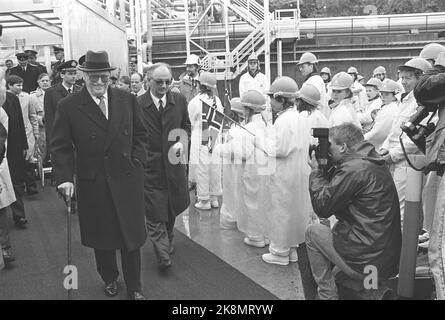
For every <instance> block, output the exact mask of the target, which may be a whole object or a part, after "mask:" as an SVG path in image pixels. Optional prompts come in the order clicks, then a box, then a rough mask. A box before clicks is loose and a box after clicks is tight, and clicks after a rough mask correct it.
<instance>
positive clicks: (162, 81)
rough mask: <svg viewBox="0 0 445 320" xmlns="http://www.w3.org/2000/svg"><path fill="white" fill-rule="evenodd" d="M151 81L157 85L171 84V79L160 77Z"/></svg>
mask: <svg viewBox="0 0 445 320" xmlns="http://www.w3.org/2000/svg"><path fill="white" fill-rule="evenodd" d="M153 81H154V82H155V83H156V84H157V85H158V86H162V84H163V83H165V84H166V85H167V86H169V85H171V84H172V80H171V79H169V80H162V79H153Z"/></svg>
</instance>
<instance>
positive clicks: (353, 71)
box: [348, 67, 358, 74]
mask: <svg viewBox="0 0 445 320" xmlns="http://www.w3.org/2000/svg"><path fill="white" fill-rule="evenodd" d="M348 73H355V74H358V70H357V68H356V67H349V68H348Z"/></svg>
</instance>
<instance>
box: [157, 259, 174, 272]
mask: <svg viewBox="0 0 445 320" xmlns="http://www.w3.org/2000/svg"><path fill="white" fill-rule="evenodd" d="M171 266H172V262H171V261H170V260H163V261H160V262H159V265H158V267H159V269H160V270H161V271H165V270H167V269H169V268H171Z"/></svg>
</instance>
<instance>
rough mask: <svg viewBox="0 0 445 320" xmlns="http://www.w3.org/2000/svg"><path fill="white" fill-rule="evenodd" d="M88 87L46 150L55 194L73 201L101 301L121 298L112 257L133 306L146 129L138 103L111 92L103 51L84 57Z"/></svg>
mask: <svg viewBox="0 0 445 320" xmlns="http://www.w3.org/2000/svg"><path fill="white" fill-rule="evenodd" d="M79 69H80V70H82V71H83V73H84V80H85V87H84V88H83V89H82V90H81V91H80V92H76V93H74V94H72V95H70V96H68V97H66V98H65V99H63V100H61V101H60V102H59V105H58V107H57V111H56V118H55V121H54V128H53V135H52V138H51V150H52V157H53V158H52V159H53V170H54V173H55V179H56V182H57V185H58V187H57V188H58V190H59V191H60V192H61V193H62V194H63V195H65V197H72V195H73V193H74V185H73V175H74V174H76V177H77V178H76V179H77V190H76V194H77V201H78V210H79V212H78V214H79V223H80V233H81V240H82V244H83V245H85V246H87V247H90V248H94V253H95V257H96V265H97V270H98V272H99V274H100V276H101V277H102V279H103V281H104V282H105V289H104V290H105V294H106V295H108V296H116V295H117V294H118V285H117V278H118V275H119V272H118V269H117V263H116V250H120V251H121V257H122V270H123V274H124V279H125V283H126V286H127V294H128V297H129V298H130V299H137V300H143V299H144V296H143V295H142V293H141V281H140V267H141V255H140V247H142V246H143V244H144V242H145V240H146V236H147V235H146V230H145V224H144V220H145V219H144V218H145V217H144V192H143V190H144V189H143V188H144V175H143V165H142V164H143V163H145V162H146V161H147V154H146V150H145V139H146V134H147V131H146V128H145V127H144V125H143V123H142V118H141V114H140V109H139V106H138V104H137V101H136V98H135V97H134V96H132V95H131V94H129V93H126V92H123V91H122V90H118V89H112V88H109V79H110V76H111V72H110V71H111V70H115V69H116V68H112V67H110V64H109V62H108V54H107V53H106V52H105V51H100V52H93V51H88V53H87V55H86V61H85V64H84V65H83V66H82V67H79Z"/></svg>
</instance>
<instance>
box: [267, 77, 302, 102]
mask: <svg viewBox="0 0 445 320" xmlns="http://www.w3.org/2000/svg"><path fill="white" fill-rule="evenodd" d="M297 91H298V85H297V83H296V82H295V80H294V79H292V78H290V77H287V76H282V77H278V78H277V79H275V81H274V82H272V84H271V86H270V89H269V92H268V93H269V94H273V95H274V97H277V96H280V97H285V98H294V97H296V94H297Z"/></svg>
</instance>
